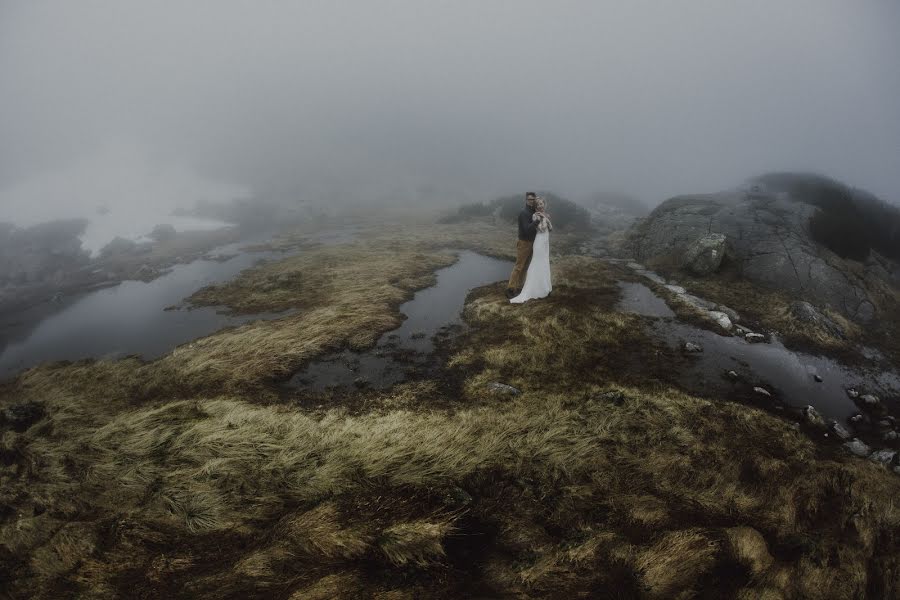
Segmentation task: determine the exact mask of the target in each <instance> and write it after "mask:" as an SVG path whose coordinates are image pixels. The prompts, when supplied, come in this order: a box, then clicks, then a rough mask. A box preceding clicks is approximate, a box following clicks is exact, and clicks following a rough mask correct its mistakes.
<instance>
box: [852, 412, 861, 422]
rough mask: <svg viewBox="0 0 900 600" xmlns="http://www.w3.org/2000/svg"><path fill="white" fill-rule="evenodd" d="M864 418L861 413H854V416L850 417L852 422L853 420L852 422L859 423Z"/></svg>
mask: <svg viewBox="0 0 900 600" xmlns="http://www.w3.org/2000/svg"><path fill="white" fill-rule="evenodd" d="M863 418H864V417H863V416H862V415H861V414H859V413H856V414H855V415H853V416H852V417H850V422H851V423H859V422H861V421H862V420H863Z"/></svg>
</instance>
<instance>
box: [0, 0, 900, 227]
mask: <svg viewBox="0 0 900 600" xmlns="http://www.w3.org/2000/svg"><path fill="white" fill-rule="evenodd" d="M897 31H900V8H898V5H897V3H895V2H887V1H876V0H872V1H867V2H847V1H845V0H792V1H791V2H783V1H775V0H767V1H760V0H745V1H735V2H722V1H721V0H706V1H700V0H692V1H687V0H679V1H678V2H659V1H650V0H646V1H634V0H629V1H628V2H624V1H617V2H599V1H583V2H574V1H570V2H565V1H553V2H550V1H546V2H535V1H525V0H507V1H491V0H481V1H459V0H457V1H425V0H410V1H403V2H400V1H377V2H374V1H372V2H370V1H358V2H334V1H321V2H314V1H310V0H303V1H302V2H279V1H275V0H272V1H250V0H247V1H244V2H238V1H225V0H214V1H213V0H210V1H196V0H194V1H191V2H175V1H170V2H167V1H157V0H154V1H147V0H142V1H140V2H127V1H121V0H117V1H115V2H108V1H100V0H98V1H88V0H78V1H75V0H73V1H71V2H69V1H66V2H50V1H47V2H44V1H40V0H38V1H35V0H27V1H13V0H0V98H2V102H0V220H3V218H13V220H15V216H16V215H15V214H13V215H12V216H10V214H9V213H10V212H11V211H13V212H14V211H19V210H23V209H22V207H23V206H24V205H25V204H30V203H32V200H30V199H31V198H33V199H34V202H37V203H42V202H46V205H45V206H46V207H48V210H50V211H51V212H52V211H56V210H58V209H59V208H60V207H61V206H62V205H64V204H65V203H67V202H70V203H73V202H76V200H75V198H77V197H79V193H78V190H75V189H73V188H74V187H77V184H75V183H68V181H69V180H65V179H64V180H63V181H64V183H61V184H60V185H57V186H56V187H52V186H50V187H47V186H45V187H43V188H42V187H41V185H43V184H41V183H40V182H41V181H47V180H53V181H59V178H60V177H61V175H60V173H67V172H69V171H71V170H72V169H73V168H75V167H73V165H76V166H77V165H81V164H90V165H92V169H94V170H93V171H92V173H93V175H91V176H89V177H88V179H90V178H92V177H93V178H102V177H103V174H102V173H103V166H102V165H103V164H104V163H103V162H102V160H103V159H102V157H104V156H110V155H111V154H115V149H116V148H122V147H126V148H129V149H137V150H134V151H133V152H132V154H133V155H134V156H139V157H140V159H139V161H138V162H140V164H141V166H140V167H135V169H134V170H135V172H139V174H137V175H135V177H134V178H133V179H132V180H131V181H130V183H129V182H122V183H121V184H118V187H117V188H116V190H119V191H120V192H121V193H119V194H118V196H119V197H115V198H103V199H98V201H97V203H98V204H99V203H101V202H105V203H113V204H115V203H117V202H118V203H121V202H129V201H130V202H142V203H147V202H152V201H153V200H152V198H151V197H150V195H149V194H147V193H144V194H136V193H135V190H136V189H137V188H139V187H144V183H143V182H145V181H146V180H147V179H148V178H153V177H159V178H165V177H167V176H168V175H169V174H171V173H173V172H176V173H182V174H184V173H189V174H190V176H189V177H187V176H185V177H183V178H182V179H185V178H187V179H190V178H194V179H195V180H203V181H208V182H210V183H209V185H214V186H224V188H226V189H246V190H251V192H250V193H259V194H269V195H275V196H282V197H283V196H288V197H302V198H304V199H308V200H325V201H333V200H340V199H348V198H349V199H359V198H370V199H372V200H376V201H377V200H379V199H384V198H386V197H389V196H391V195H404V194H406V195H409V196H410V197H421V198H423V199H429V200H430V199H438V200H442V201H446V202H448V203H455V202H459V201H463V200H471V199H488V198H489V197H491V196H493V195H496V194H500V193H509V192H511V191H517V190H525V189H529V188H538V189H551V190H555V191H558V192H559V193H562V194H564V195H569V196H572V197H579V196H581V195H584V194H588V193H590V192H593V191H599V190H616V191H624V192H628V193H632V194H634V195H636V196H638V197H639V198H641V199H643V200H645V201H646V202H648V203H651V204H655V203H657V202H659V201H662V200H664V199H665V198H667V197H670V196H673V195H676V194H679V193H688V192H704V191H715V190H718V189H723V188H726V187H731V186H733V185H736V184H738V183H740V181H742V180H743V179H744V178H746V177H748V176H751V175H754V174H758V173H762V172H765V171H770V170H812V171H818V172H823V173H825V174H828V175H831V176H833V177H836V178H838V179H841V180H844V181H846V182H847V183H849V184H851V185H856V186H859V187H864V188H867V189H869V190H871V191H872V192H874V193H876V194H878V195H880V196H882V197H884V198H885V199H889V200H892V201H895V202H896V201H900V168H898V167H900V41H898V39H900V36H898V35H897ZM111 149H112V150H111ZM130 152H131V151H130ZM97 157H100V158H97ZM98 160H99V161H100V162H99V163H98ZM132 162H134V161H132ZM120 163H121V161H116V160H110V166H109V168H110V171H111V173H112V171H113V170H115V169H117V168H118V169H120V171H121V172H128V171H127V169H126V170H125V171H122V170H121V164H120ZM98 164H99V165H100V166H99V167H98ZM129 164H131V163H129ZM117 165H119V166H118V167H117ZM54 177H56V179H55V180H54V179H53V178H54ZM121 177H124V176H121ZM84 179H85V177H81V178H80V179H79V178H78V177H74V179H73V181H76V182H77V181H81V180H84ZM113 179H114V178H113ZM179 181H180V180H179ZM204 185H205V184H204ZM159 187H160V189H166V190H168V189H169V188H167V187H166V186H164V185H161V186H159ZM170 187H171V186H170ZM176 187H177V186H176ZM67 188H69V189H67ZM197 188H198V189H200V188H204V186H203V185H198V186H197ZM91 189H92V190H93V189H100V190H101V191H89V192H84V193H82V194H81V196H85V195H87V194H96V195H102V194H105V193H108V194H110V195H116V191H115V190H112V191H103V188H102V186H101V187H100V188H97V186H95V187H94V188H91ZM172 189H174V188H172ZM204 189H205V188H204ZM22 190H29V191H28V194H30V196H29V195H28V194H26V195H25V196H23V194H24V193H25V192H23V191H22ZM35 190H38V191H37V192H35ZM40 190H44V191H40ZM179 190H180V191H179V192H178V193H179V194H181V196H179V198H178V202H175V201H174V200H172V201H171V202H175V203H176V204H177V203H181V202H183V201H186V200H190V198H192V197H193V195H194V194H195V191H194V190H193V188H184V189H182V188H179ZM165 193H166V192H160V202H162V201H163V200H162V196H165ZM172 193H173V194H175V192H172ZM42 194H43V196H46V198H43V196H42ZM51 196H52V197H51ZM26 197H27V198H29V200H27V201H26V200H23V198H26ZM170 200H171V199H170ZM42 206H43V205H42ZM16 207H18V208H16ZM4 210H5V214H4Z"/></svg>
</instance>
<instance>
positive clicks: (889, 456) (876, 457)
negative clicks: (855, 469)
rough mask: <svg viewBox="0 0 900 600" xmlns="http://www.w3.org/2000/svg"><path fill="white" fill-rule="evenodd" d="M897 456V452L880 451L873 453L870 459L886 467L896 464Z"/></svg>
mask: <svg viewBox="0 0 900 600" xmlns="http://www.w3.org/2000/svg"><path fill="white" fill-rule="evenodd" d="M896 456H897V452H896V451H895V450H878V451H877V452H873V453H872V455H871V456H870V457H869V460H872V461H874V462H880V463H881V464H884V465H889V464H891V463H892V462H894V457H896Z"/></svg>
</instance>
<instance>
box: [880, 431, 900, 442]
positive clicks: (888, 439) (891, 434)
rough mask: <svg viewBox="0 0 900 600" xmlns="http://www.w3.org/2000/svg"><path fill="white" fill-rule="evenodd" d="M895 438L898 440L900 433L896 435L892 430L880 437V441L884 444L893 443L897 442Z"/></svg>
mask: <svg viewBox="0 0 900 600" xmlns="http://www.w3.org/2000/svg"><path fill="white" fill-rule="evenodd" d="M897 438H900V433H897V432H896V431H894V430H893V429H892V430H890V431H888V432H887V433H885V434H884V436H882V439H883V440H884V441H886V442H895V441H897Z"/></svg>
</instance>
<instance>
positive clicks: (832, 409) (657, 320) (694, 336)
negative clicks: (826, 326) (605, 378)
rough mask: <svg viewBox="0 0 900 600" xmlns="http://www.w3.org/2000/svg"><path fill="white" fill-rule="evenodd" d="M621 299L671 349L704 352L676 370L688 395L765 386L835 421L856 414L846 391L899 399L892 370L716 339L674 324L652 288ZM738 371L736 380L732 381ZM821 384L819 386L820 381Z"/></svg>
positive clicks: (636, 286) (635, 287)
mask: <svg viewBox="0 0 900 600" xmlns="http://www.w3.org/2000/svg"><path fill="white" fill-rule="evenodd" d="M619 285H620V287H621V288H622V298H621V300H620V301H619V305H618V309H619V310H620V311H622V312H630V313H635V314H639V315H644V316H648V317H654V320H653V321H652V323H651V325H650V329H651V332H652V333H653V335H654V337H656V338H658V339H662V340H664V341H665V342H666V343H667V345H669V346H670V347H671V348H672V349H676V350H677V349H680V348H682V347H684V344H685V343H688V342H690V343H693V344H697V345H699V346H700V347H702V348H703V351H702V352H692V353H690V354H689V356H688V358H689V361H688V363H687V364H686V365H685V366H683V367H682V366H675V365H673V369H677V375H676V378H677V379H678V380H679V381H680V382H681V383H682V384H683V386H684V387H685V388H687V389H692V390H700V391H705V392H707V393H710V394H721V393H722V392H725V393H726V394H727V392H728V391H729V389H730V388H731V386H733V385H734V383H735V381H739V380H742V381H746V382H758V383H761V384H765V385H767V386H768V387H769V388H770V389H771V390H772V391H774V392H775V396H776V397H778V398H779V399H780V400H782V401H783V402H784V403H785V404H788V405H791V406H797V407H802V406H806V405H808V404H809V405H812V406H814V407H816V409H817V410H819V412H821V413H822V414H824V415H826V416H828V417H830V418H833V419H837V420H843V419H845V418H846V417H848V416H850V415H852V414H854V413H856V412H858V410H859V409H858V408H857V407H856V405H855V404H854V403H853V401H852V400H851V399H850V398H849V397H848V396H847V391H846V390H847V388H850V387H852V388H857V389H861V390H866V391H867V392H870V393H874V394H875V395H880V396H882V397H891V396H898V395H900V374H898V372H897V371H895V370H893V369H892V368H890V367H887V368H884V369H882V368H877V366H875V365H874V364H873V366H872V368H869V369H856V368H850V367H847V366H844V365H842V364H841V363H838V362H837V361H835V360H832V359H830V358H826V357H823V356H813V355H810V354H805V353H802V352H794V351H791V350H789V349H787V348H785V347H784V345H783V344H782V343H781V342H780V341H779V340H778V339H777V338H773V339H772V340H771V341H770V342H769V343H750V342H747V341H746V340H745V339H744V338H742V337H737V336H735V337H730V336H723V335H718V334H717V333H714V332H712V331H707V330H705V329H700V328H698V327H694V326H692V325H689V324H686V323H682V322H680V321H678V320H677V319H675V318H674V317H675V313H674V312H672V310H671V309H670V308H669V307H668V306H667V305H666V303H665V301H664V300H663V299H662V298H660V297H659V296H657V295H656V294H655V293H654V292H653V291H652V290H651V289H650V288H649V287H647V286H645V285H643V284H640V283H628V282H620V283H619ZM728 371H734V372H735V373H736V374H737V375H738V377H737V378H730V379H729V378H728V377H727V376H726V373H727V372H728ZM816 376H818V377H819V378H821V380H822V381H821V382H820V381H817V380H816Z"/></svg>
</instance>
